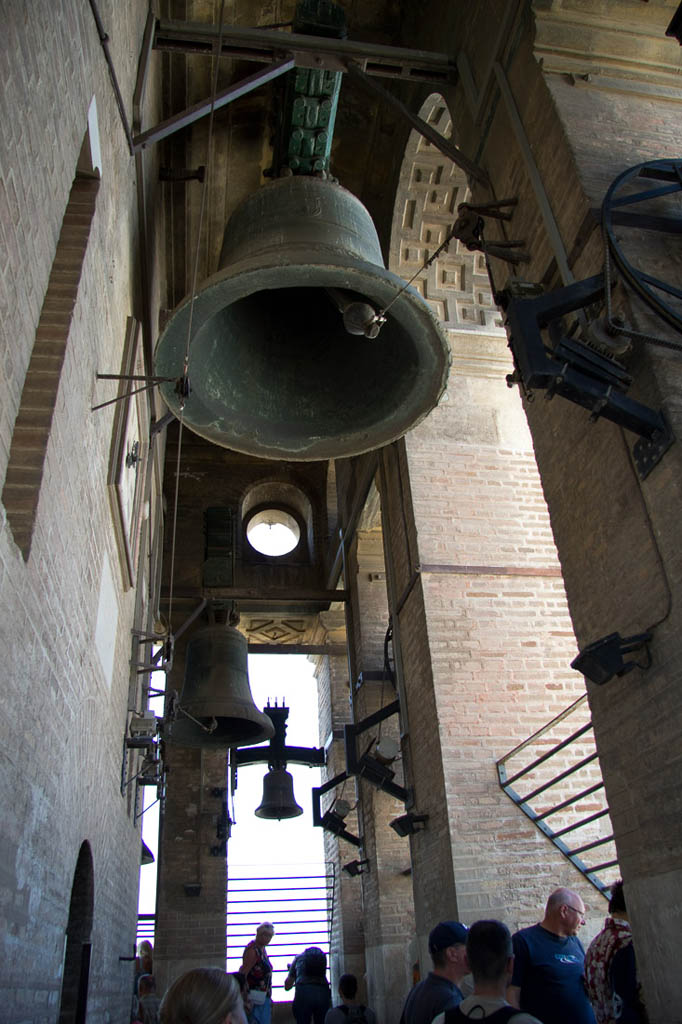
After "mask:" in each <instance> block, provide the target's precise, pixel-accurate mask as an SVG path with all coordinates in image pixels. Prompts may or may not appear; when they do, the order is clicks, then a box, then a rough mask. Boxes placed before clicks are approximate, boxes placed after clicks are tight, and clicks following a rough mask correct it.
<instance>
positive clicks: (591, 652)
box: [571, 633, 652, 686]
mask: <svg viewBox="0 0 682 1024" xmlns="http://www.w3.org/2000/svg"><path fill="white" fill-rule="evenodd" d="M651 638H652V635H651V633H638V634H637V635H636V636H625V637H622V636H621V635H620V633H609V635H608V636H603V637H602V638H601V639H600V640H595V641H594V642H593V643H591V644H588V645H587V647H585V648H583V650H582V651H581V652H580V654H579V655H578V657H577V658H574V659H573V661H572V662H571V668H574V669H576V671H577V672H582V674H583V675H584V676H585V677H586V678H587V679H589V680H590V682H591V683H596V684H597V686H603V685H604V683H608V681H609V680H610V679H613V677H614V676H624V675H626V674H627V673H628V672H631V671H632V669H633V668H642V669H647V668H649V666H650V665H651V653H650V651H649V648H648V646H647V644H648V643H649V641H650V640H651ZM642 648H644V649H645V651H646V658H647V660H646V662H645V663H644V664H640V663H639V662H637V661H624V660H623V656H624V655H625V654H632V653H633V652H634V651H640V650H641V649H642Z"/></svg>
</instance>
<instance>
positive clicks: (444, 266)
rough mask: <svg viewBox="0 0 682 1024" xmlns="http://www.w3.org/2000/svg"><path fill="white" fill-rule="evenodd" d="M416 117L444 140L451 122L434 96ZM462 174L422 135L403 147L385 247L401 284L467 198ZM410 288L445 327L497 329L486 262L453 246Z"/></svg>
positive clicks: (437, 242)
mask: <svg viewBox="0 0 682 1024" xmlns="http://www.w3.org/2000/svg"><path fill="white" fill-rule="evenodd" d="M419 116H420V117H421V118H422V120H424V121H426V122H427V123H428V124H429V125H431V126H432V127H433V128H434V129H435V130H436V131H438V132H440V134H441V135H443V136H445V137H446V138H450V137H451V135H452V117H451V115H450V111H449V110H448V106H447V104H446V102H445V100H444V99H443V97H442V96H441V95H440V94H439V93H432V94H431V96H429V97H428V99H427V100H426V101H425V102H424V104H423V105H422V108H421V110H420V111H419ZM468 193H469V190H468V185H467V180H466V175H465V173H464V171H462V170H461V169H460V168H459V167H457V165H456V164H454V163H453V162H452V161H451V160H449V159H448V157H446V156H445V155H444V154H443V153H441V152H440V150H438V149H436V147H435V146H432V145H431V143H430V142H428V140H427V139H425V138H424V136H423V135H420V134H419V132H416V131H413V132H411V133H410V136H409V138H408V141H407V145H406V147H405V155H404V157H403V162H402V167H401V170H400V176H399V180H398V188H397V190H396V199H395V205H394V208H393V223H392V225H391V242H390V247H389V267H390V269H391V270H392V271H394V272H395V273H396V274H399V275H400V277H402V278H404V279H405V280H406V281H407V280H409V279H410V278H411V277H412V275H413V274H414V273H415V271H416V270H418V269H419V267H420V266H423V264H424V262H425V261H426V259H427V258H428V257H429V256H430V255H431V254H432V253H433V251H434V250H435V249H437V248H438V246H439V245H440V244H441V243H442V242H443V241H444V240H445V238H446V237H447V234H448V231H449V230H450V228H451V227H452V224H453V222H454V220H455V219H456V217H457V206H458V204H459V203H462V202H464V201H465V199H466V198H467V197H468ZM413 287H414V288H416V289H417V291H419V292H420V293H421V295H422V296H423V298H424V299H426V301H427V302H428V304H429V306H430V307H431V309H432V310H433V312H434V313H435V315H436V316H437V317H438V319H439V320H440V321H441V323H442V324H443V326H444V327H445V328H466V329H467V330H476V329H479V330H480V329H484V330H486V331H488V332H490V329H491V328H492V329H493V330H494V329H498V328H499V329H501V328H502V319H501V316H500V313H499V311H498V310H497V308H496V307H495V304H494V302H493V297H492V292H491V289H490V282H489V280H488V274H487V271H486V266H485V260H484V258H483V255H482V254H481V253H478V252H476V253H474V252H469V251H468V250H467V249H466V248H465V247H464V246H463V245H462V244H461V242H455V241H452V242H451V243H450V246H449V249H448V252H445V253H443V255H442V256H440V257H439V258H438V259H437V260H436V261H435V262H434V263H433V264H432V266H431V267H429V268H428V270H426V271H424V272H423V273H421V274H419V276H418V277H417V279H416V280H415V281H414V282H413Z"/></svg>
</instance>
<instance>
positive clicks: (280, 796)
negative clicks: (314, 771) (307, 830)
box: [255, 768, 303, 821]
mask: <svg viewBox="0 0 682 1024" xmlns="http://www.w3.org/2000/svg"><path fill="white" fill-rule="evenodd" d="M299 814H303V808H302V807H299V806H298V804H297V803H296V798H295V797H294V780H293V778H292V776H291V772H288V771H286V769H285V768H272V769H271V770H270V771H269V772H268V774H267V775H264V776H263V799H262V800H261V802H260V806H259V807H257V808H256V810H255V815H256V817H257V818H270V819H272V818H277V820H278V821H281V820H282V818H297V817H298V816H299Z"/></svg>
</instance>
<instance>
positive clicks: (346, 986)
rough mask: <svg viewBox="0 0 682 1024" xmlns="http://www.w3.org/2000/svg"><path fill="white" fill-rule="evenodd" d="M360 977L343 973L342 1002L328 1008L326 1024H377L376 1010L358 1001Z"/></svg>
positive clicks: (340, 979) (341, 984)
mask: <svg viewBox="0 0 682 1024" xmlns="http://www.w3.org/2000/svg"><path fill="white" fill-rule="evenodd" d="M357 992H358V979H357V978H356V977H355V975H354V974H342V975H341V977H340V978H339V995H340V996H341V1003H340V1005H339V1006H335V1007H334V1008H333V1009H331V1010H327V1016H326V1017H325V1018H324V1024H377V1016H376V1014H375V1012H374V1010H371V1009H370V1008H369V1006H365V1005H364V1004H363V1003H358V1002H356V999H355V997H356V995H357Z"/></svg>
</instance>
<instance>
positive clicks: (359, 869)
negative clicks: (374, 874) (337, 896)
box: [341, 860, 369, 878]
mask: <svg viewBox="0 0 682 1024" xmlns="http://www.w3.org/2000/svg"><path fill="white" fill-rule="evenodd" d="M341 870H342V871H345V872H346V874H347V875H350V876H351V878H356V877H357V875H364V874H366V872H367V871H369V861H368V860H351V861H349V862H348V863H347V864H344V865H343V867H342V868H341Z"/></svg>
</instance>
